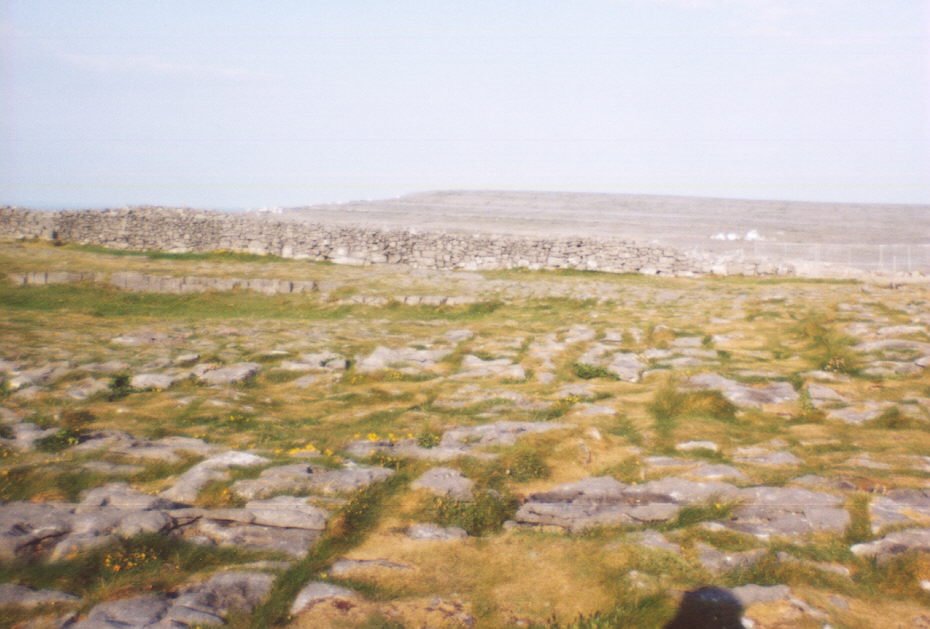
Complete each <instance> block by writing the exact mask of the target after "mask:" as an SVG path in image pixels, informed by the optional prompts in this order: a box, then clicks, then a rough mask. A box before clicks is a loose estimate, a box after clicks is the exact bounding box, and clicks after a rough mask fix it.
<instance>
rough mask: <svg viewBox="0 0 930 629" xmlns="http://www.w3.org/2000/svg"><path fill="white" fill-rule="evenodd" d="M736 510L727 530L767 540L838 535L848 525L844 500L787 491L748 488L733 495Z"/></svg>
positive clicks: (762, 487) (804, 492) (772, 488)
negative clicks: (821, 533)
mask: <svg viewBox="0 0 930 629" xmlns="http://www.w3.org/2000/svg"><path fill="white" fill-rule="evenodd" d="M736 499H737V500H738V501H739V503H740V504H739V506H738V507H736V508H735V509H734V510H733V514H732V516H731V518H730V519H729V520H728V521H727V522H725V523H724V526H726V527H727V528H730V529H733V530H735V531H740V532H743V533H749V534H750V535H755V536H756V537H760V538H763V539H766V538H768V537H770V536H778V535H784V536H797V535H806V534H808V533H815V532H819V531H826V532H831V533H841V532H843V531H844V530H845V529H846V527H847V526H848V525H849V514H848V513H847V512H846V510H845V509H844V508H843V499H842V498H838V497H836V496H833V495H830V494H825V493H819V492H813V491H808V490H806V489H799V488H788V487H765V486H761V487H748V488H746V489H741V490H740V491H739V493H738V494H737V495H736Z"/></svg>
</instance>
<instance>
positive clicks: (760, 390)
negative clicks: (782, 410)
mask: <svg viewBox="0 0 930 629" xmlns="http://www.w3.org/2000/svg"><path fill="white" fill-rule="evenodd" d="M686 386H687V387H689V388H692V389H704V390H715V391H719V392H720V393H721V394H722V395H723V397H725V398H726V399H727V400H729V401H730V402H732V403H733V404H736V405H737V406H749V407H753V408H761V407H762V406H764V405H766V404H784V403H786V402H796V401H797V400H798V392H797V391H795V390H794V387H792V386H791V384H789V383H787V382H771V383H769V384H767V385H748V384H742V383H740V382H736V381H735V380H730V379H729V378H724V377H723V376H721V375H719V374H715V373H704V374H699V375H696V376H692V377H691V378H689V379H688V380H687V382H686Z"/></svg>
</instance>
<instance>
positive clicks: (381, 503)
mask: <svg viewBox="0 0 930 629" xmlns="http://www.w3.org/2000/svg"><path fill="white" fill-rule="evenodd" d="M408 481H409V478H408V475H407V474H406V473H404V472H403V471H401V472H398V473H396V474H394V475H393V476H392V477H391V478H389V479H387V480H386V481H384V482H382V483H378V484H376V485H372V486H370V487H368V488H367V489H364V490H362V491H361V492H359V493H357V494H355V496H353V497H352V499H351V500H350V501H349V502H348V503H347V504H346V505H345V506H344V507H343V508H342V509H341V510H340V512H339V513H338V514H337V516H336V517H335V518H334V519H333V521H332V522H331V523H330V526H329V528H328V530H327V532H326V533H325V534H324V536H323V538H322V539H321V540H320V541H319V542H318V543H317V544H316V545H315V546H314V547H313V548H312V549H311V550H310V552H309V553H308V554H307V556H306V557H304V558H303V559H302V560H301V561H299V562H297V563H296V564H295V565H293V566H292V567H291V568H289V569H288V570H287V571H285V572H284V573H283V574H282V575H281V576H280V577H279V578H278V579H277V580H276V581H275V583H274V586H273V587H272V590H271V593H270V594H269V596H268V598H267V599H266V600H265V602H264V603H262V604H261V605H260V606H259V607H257V608H256V609H255V611H254V612H253V613H252V614H251V616H250V617H249V618H248V619H244V620H243V622H242V625H241V626H243V627H245V626H248V627H252V628H254V629H264V628H265V627H274V626H280V625H283V624H285V623H286V622H287V621H288V619H289V616H290V606H291V603H292V602H293V600H294V598H295V597H296V596H297V593H298V592H299V591H300V589H301V588H302V587H303V586H304V585H305V584H307V583H308V582H310V581H313V580H315V579H318V578H319V575H320V574H321V573H323V572H324V571H325V570H326V569H327V568H328V567H329V565H330V564H331V563H332V562H333V561H335V560H336V559H338V558H339V557H340V556H342V555H344V554H345V553H346V552H348V551H349V550H350V549H351V548H353V547H355V546H357V545H358V544H360V543H361V542H362V541H363V540H364V539H365V538H366V537H367V536H368V534H369V533H370V531H371V529H372V528H373V527H374V526H375V524H376V523H377V521H378V519H379V517H380V515H381V511H382V510H383V509H384V507H385V505H386V504H387V503H388V502H389V501H390V499H391V498H392V497H393V496H394V495H395V494H397V493H398V492H399V491H400V490H401V489H402V488H403V487H404V486H405V485H406V483H407V482H408Z"/></svg>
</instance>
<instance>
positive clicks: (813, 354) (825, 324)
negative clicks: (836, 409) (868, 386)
mask: <svg viewBox="0 0 930 629" xmlns="http://www.w3.org/2000/svg"><path fill="white" fill-rule="evenodd" d="M794 329H795V333H796V334H797V335H798V336H799V337H800V338H801V339H802V340H803V341H804V342H805V343H806V344H807V354H808V357H809V359H810V360H811V362H812V364H813V366H814V368H816V369H823V370H825V371H834V372H837V373H846V374H851V375H855V374H857V373H858V372H859V370H860V369H861V367H862V361H861V358H860V357H859V355H858V354H857V353H856V351H855V350H854V349H852V346H853V345H854V344H855V342H856V340H855V339H854V338H852V337H850V336H848V335H846V334H843V333H841V332H839V331H838V330H837V329H836V328H835V327H834V321H833V320H832V319H830V318H829V317H828V316H827V315H826V314H824V313H822V312H812V313H809V314H807V315H806V316H804V317H801V318H800V319H799V320H798V321H797V323H796V324H795V326H794Z"/></svg>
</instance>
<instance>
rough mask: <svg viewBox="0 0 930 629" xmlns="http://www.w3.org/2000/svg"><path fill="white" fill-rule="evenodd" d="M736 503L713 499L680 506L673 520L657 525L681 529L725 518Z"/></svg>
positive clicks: (665, 528)
mask: <svg viewBox="0 0 930 629" xmlns="http://www.w3.org/2000/svg"><path fill="white" fill-rule="evenodd" d="M735 506H736V505H734V504H733V503H732V502H728V501H723V500H719V501H713V502H708V503H707V504H703V505H693V506H689V507H682V508H681V510H680V511H679V512H678V515H677V516H676V517H675V519H674V520H672V521H670V522H667V523H665V524H664V525H662V526H660V527H657V528H659V529H660V530H663V531H673V530H675V529H682V528H685V527H688V526H691V525H693V524H698V523H700V522H715V521H719V520H727V519H728V518H729V517H730V514H731V513H732V512H733V509H734V508H735Z"/></svg>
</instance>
